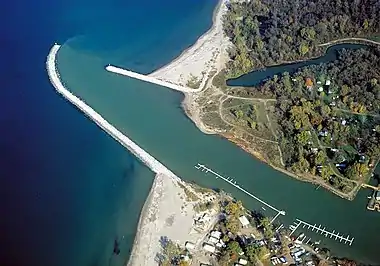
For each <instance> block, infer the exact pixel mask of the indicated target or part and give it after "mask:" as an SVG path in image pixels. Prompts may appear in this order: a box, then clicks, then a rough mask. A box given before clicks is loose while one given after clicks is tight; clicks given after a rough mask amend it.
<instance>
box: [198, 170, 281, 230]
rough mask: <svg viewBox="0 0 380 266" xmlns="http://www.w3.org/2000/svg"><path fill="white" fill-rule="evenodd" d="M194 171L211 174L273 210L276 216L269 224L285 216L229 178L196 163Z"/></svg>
mask: <svg viewBox="0 0 380 266" xmlns="http://www.w3.org/2000/svg"><path fill="white" fill-rule="evenodd" d="M195 168H196V169H198V170H200V171H202V172H205V173H211V174H213V175H214V176H215V177H216V178H220V179H222V180H223V181H225V182H227V183H228V184H230V185H231V186H233V187H235V188H237V189H238V190H240V191H242V192H244V193H245V194H247V195H248V196H250V197H251V198H253V199H255V200H257V201H258V202H260V203H261V204H263V205H264V206H266V207H268V208H270V209H272V210H274V211H275V212H277V214H276V216H275V217H274V218H273V219H272V220H271V223H273V222H274V220H275V219H276V218H277V217H278V216H279V215H280V214H281V215H285V211H283V210H279V209H277V208H276V207H274V206H272V205H270V204H269V203H267V202H265V201H263V200H262V199H260V198H258V197H256V196H255V195H253V194H252V193H250V192H248V191H247V190H245V189H244V188H242V187H241V186H239V185H238V184H237V183H236V181H234V180H233V178H230V177H224V176H222V175H220V174H218V173H217V172H215V171H213V170H212V169H210V168H208V167H207V166H205V165H203V164H200V163H198V164H197V165H196V166H195Z"/></svg>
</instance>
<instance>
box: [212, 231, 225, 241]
mask: <svg viewBox="0 0 380 266" xmlns="http://www.w3.org/2000/svg"><path fill="white" fill-rule="evenodd" d="M210 235H211V236H212V237H215V238H218V239H219V238H220V237H221V236H222V232H220V231H211V233H210Z"/></svg>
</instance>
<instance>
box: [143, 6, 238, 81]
mask: <svg viewBox="0 0 380 266" xmlns="http://www.w3.org/2000/svg"><path fill="white" fill-rule="evenodd" d="M227 2H228V1H227V0H221V1H220V2H219V4H218V6H217V7H216V9H215V11H214V15H213V25H212V27H211V28H210V29H209V30H208V31H207V32H206V33H205V34H203V35H202V36H201V37H200V38H199V39H198V40H197V42H196V43H195V44H194V45H193V46H191V47H190V48H188V49H187V50H185V51H184V52H183V53H182V54H181V55H180V56H179V57H178V58H176V59H175V60H174V61H172V62H170V63H169V64H167V65H166V66H164V67H162V68H160V69H158V70H156V71H154V72H153V73H151V74H150V75H149V76H152V77H156V78H159V79H162V80H167V81H170V82H174V83H177V84H179V85H183V86H184V85H186V84H187V81H188V80H189V78H190V76H191V75H193V76H195V77H197V78H198V79H199V80H202V82H201V85H200V87H201V88H202V87H203V86H204V85H205V83H206V80H207V78H208V77H209V74H210V72H211V71H212V70H220V69H222V68H223V67H224V66H225V63H226V61H227V60H228V56H227V53H226V50H227V48H228V47H230V46H231V43H230V41H229V40H228V38H227V37H226V36H225V35H224V31H223V19H222V18H223V15H224V14H225V12H226V11H227V6H226V3H227Z"/></svg>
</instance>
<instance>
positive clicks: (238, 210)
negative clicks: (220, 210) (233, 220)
mask: <svg viewBox="0 0 380 266" xmlns="http://www.w3.org/2000/svg"><path fill="white" fill-rule="evenodd" d="M224 211H225V212H226V213H227V214H228V215H231V216H234V217H239V216H240V215H242V213H243V204H242V202H241V201H240V200H239V201H236V202H234V201H232V200H230V201H228V203H227V205H226V206H225V207H224Z"/></svg>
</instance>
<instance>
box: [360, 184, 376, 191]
mask: <svg viewBox="0 0 380 266" xmlns="http://www.w3.org/2000/svg"><path fill="white" fill-rule="evenodd" d="M362 188H370V189H373V190H376V191H380V185H379V186H377V187H375V186H372V185H369V184H362Z"/></svg>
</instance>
